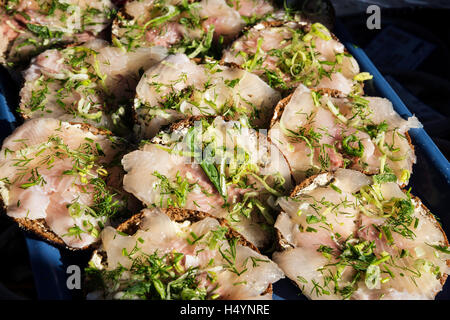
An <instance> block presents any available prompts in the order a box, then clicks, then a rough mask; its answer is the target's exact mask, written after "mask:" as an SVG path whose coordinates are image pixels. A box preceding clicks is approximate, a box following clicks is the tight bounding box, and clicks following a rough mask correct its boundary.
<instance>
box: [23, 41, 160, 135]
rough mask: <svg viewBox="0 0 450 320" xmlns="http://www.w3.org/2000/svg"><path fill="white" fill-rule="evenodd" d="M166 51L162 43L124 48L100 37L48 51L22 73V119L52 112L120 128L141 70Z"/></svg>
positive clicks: (68, 118) (53, 115) (61, 117)
mask: <svg viewBox="0 0 450 320" xmlns="http://www.w3.org/2000/svg"><path fill="white" fill-rule="evenodd" d="M165 55H166V49H164V48H162V47H153V48H139V49H137V50H135V51H133V52H124V51H122V50H121V49H120V48H117V47H113V46H110V45H108V43H107V42H106V41H103V40H94V41H90V42H88V43H86V44H85V45H83V46H73V47H67V48H65V49H50V50H47V51H45V52H43V53H41V54H40V55H39V56H37V57H36V58H35V59H34V60H33V63H32V64H31V66H30V67H29V68H28V69H27V70H26V71H25V73H24V77H25V84H24V86H23V88H22V90H21V91H20V97H21V100H20V107H19V111H20V113H21V114H22V115H23V117H24V118H25V119H30V118H31V119H33V118H42V117H45V118H47V117H51V118H55V119H59V120H62V121H71V122H82V123H89V124H91V125H94V126H96V127H103V128H107V129H109V130H111V131H114V132H121V130H122V131H123V129H124V126H125V124H126V121H125V119H127V118H129V117H130V115H127V114H126V109H125V107H124V105H126V104H127V103H129V101H130V100H131V99H132V98H133V96H134V94H135V88H136V85H137V83H138V81H139V78H140V72H141V73H142V72H143V70H145V69H147V68H149V67H151V66H152V65H153V64H155V63H157V62H159V61H161V60H162V59H163V58H164V57H165ZM127 131H128V130H127Z"/></svg>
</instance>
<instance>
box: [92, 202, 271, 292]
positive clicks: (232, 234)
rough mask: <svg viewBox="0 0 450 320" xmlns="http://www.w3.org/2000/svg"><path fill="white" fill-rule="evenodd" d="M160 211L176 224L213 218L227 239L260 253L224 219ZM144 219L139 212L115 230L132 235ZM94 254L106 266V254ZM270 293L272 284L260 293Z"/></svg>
mask: <svg viewBox="0 0 450 320" xmlns="http://www.w3.org/2000/svg"><path fill="white" fill-rule="evenodd" d="M149 210H151V209H149ZM160 210H161V211H163V212H164V213H165V214H166V215H167V216H168V217H169V218H170V220H172V221H175V222H177V223H182V222H184V221H190V222H191V223H194V222H198V221H200V220H203V219H205V218H213V219H215V220H217V221H219V223H220V225H221V226H222V227H227V228H228V232H227V233H226V235H225V236H226V238H227V239H233V238H236V239H237V243H238V244H240V245H242V246H245V247H249V248H251V249H252V250H254V251H256V252H258V253H260V251H259V250H258V248H257V247H256V246H255V245H253V244H252V243H251V242H249V241H248V240H246V239H245V237H244V236H243V235H241V234H240V233H238V232H236V231H235V230H233V229H232V228H231V227H230V225H229V224H228V223H227V221H226V220H225V219H221V218H217V217H214V216H213V215H211V214H209V213H206V212H202V211H196V210H188V209H180V208H174V207H169V208H165V209H163V208H160ZM144 217H145V212H144V211H141V212H139V213H137V214H135V215H134V216H132V217H131V218H130V219H128V220H127V221H125V222H123V223H122V224H120V225H119V226H118V227H117V230H118V231H120V232H123V233H125V234H128V235H133V234H135V233H136V232H137V231H138V230H139V229H140V225H141V223H142V221H143V219H144ZM96 254H97V255H99V256H100V257H101V258H102V263H104V264H106V261H107V255H106V252H105V251H102V250H101V248H100V249H98V250H96V251H95V252H94V255H96ZM271 293H273V286H272V284H269V286H268V287H267V289H266V290H265V291H264V292H263V293H262V295H264V294H271Z"/></svg>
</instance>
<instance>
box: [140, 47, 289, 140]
mask: <svg viewBox="0 0 450 320" xmlns="http://www.w3.org/2000/svg"><path fill="white" fill-rule="evenodd" d="M280 97H281V96H280V94H279V93H278V92H277V91H275V90H274V89H272V88H271V87H269V86H268V85H267V84H266V83H265V82H264V81H262V80H261V79H260V78H259V77H258V76H256V75H254V74H252V73H250V72H247V71H245V70H243V69H241V68H239V67H236V66H226V65H221V64H219V63H218V62H217V61H213V60H209V61H207V62H205V63H202V64H197V63H196V62H195V61H192V60H190V59H189V58H188V57H187V56H186V55H184V54H176V55H170V56H168V57H167V58H166V59H164V60H163V61H161V62H160V63H158V64H156V65H154V66H153V67H151V68H149V69H148V70H147V71H146V72H145V73H144V75H143V76H142V78H141V80H140V82H139V84H138V86H137V88H136V99H135V103H134V109H135V112H136V117H137V129H136V132H137V134H138V135H139V136H141V137H143V138H146V139H148V138H152V137H153V136H154V135H155V134H156V133H158V132H159V129H160V128H161V127H162V126H164V125H167V124H170V123H172V122H175V121H177V120H181V119H185V118H187V117H190V116H215V115H223V116H225V117H227V118H229V119H234V120H239V119H240V118H242V117H244V116H245V117H247V118H248V119H249V121H250V123H251V124H252V126H254V127H258V128H267V127H268V124H269V121H270V118H271V117H272V114H273V109H274V107H275V105H276V104H277V103H278V101H279V100H280Z"/></svg>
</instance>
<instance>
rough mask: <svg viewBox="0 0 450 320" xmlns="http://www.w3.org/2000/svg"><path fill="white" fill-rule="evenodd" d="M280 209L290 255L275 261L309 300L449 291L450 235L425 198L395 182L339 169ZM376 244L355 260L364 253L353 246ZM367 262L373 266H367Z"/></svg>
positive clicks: (431, 294)
mask: <svg viewBox="0 0 450 320" xmlns="http://www.w3.org/2000/svg"><path fill="white" fill-rule="evenodd" d="M375 199H376V200H375ZM369 201H370V202H369ZM278 203H279V204H280V206H281V208H282V213H281V214H280V215H279V217H278V219H277V222H276V224H275V227H276V228H277V229H278V230H279V231H280V233H281V235H282V237H283V238H284V240H285V242H284V248H285V249H286V250H284V251H282V252H276V253H275V254H274V255H273V259H274V261H275V262H276V263H277V264H278V265H279V266H280V268H281V269H283V271H284V272H285V273H286V275H287V276H288V277H289V278H291V279H292V280H293V281H295V282H296V283H297V285H298V286H299V287H300V288H301V289H302V292H303V294H305V295H306V296H307V297H308V298H310V299H344V298H345V299H388V300H391V299H434V297H435V295H436V294H437V293H438V292H439V291H440V290H442V286H443V285H442V283H441V277H443V276H444V275H445V274H446V273H448V268H447V259H448V258H449V255H448V254H446V253H444V252H443V250H440V249H439V247H441V248H444V249H445V248H447V245H448V243H447V241H446V238H445V234H444V233H443V231H442V229H441V228H440V226H439V223H438V222H437V221H436V219H435V218H433V217H432V216H431V215H430V213H429V212H427V210H425V208H424V207H423V206H422V204H421V202H420V200H418V199H416V198H412V199H410V198H409V197H408V196H407V194H405V193H404V192H402V191H401V189H400V187H399V186H398V185H397V184H396V183H394V182H387V183H381V184H375V183H374V182H373V181H372V179H371V178H369V177H368V176H366V175H364V174H362V173H360V172H358V171H353V170H348V169H338V170H337V171H336V173H335V174H330V173H326V174H320V175H318V176H317V178H315V179H314V180H313V181H312V182H311V184H310V185H309V186H308V187H306V188H304V189H302V190H298V193H297V194H296V195H294V196H293V197H291V198H282V199H280V200H279V201H278ZM375 203H379V205H380V206H381V207H380V208H381V209H377V207H376V206H375ZM391 208H397V209H396V210H397V211H395V212H397V213H392V209H391ZM405 217H409V218H408V219H409V220H405V219H406V218H405ZM400 221H402V222H400ZM407 221H409V222H407ZM403 227H406V228H407V229H408V230H410V231H408V232H407V231H405V230H406V229H404V228H403ZM409 232H412V233H409ZM388 235H389V236H388ZM369 245H370V246H371V249H364V250H367V251H358V252H364V253H355V256H353V255H352V254H353V253H352V252H354V251H352V250H358V249H351V246H354V247H353V248H356V247H358V248H368V246H369ZM361 250H363V249H361ZM369 250H370V251H369ZM358 255H359V257H364V259H363V258H358ZM372 255H374V256H372ZM363 261H369V263H367V265H366V266H365V267H363V266H364V263H365V262H363ZM353 264H354V265H355V266H359V267H358V269H357V268H356V267H355V268H353V267H352V265H353ZM364 268H365V269H364ZM358 270H363V271H362V273H361V274H360V275H359V276H358V277H356V275H357V273H358ZM355 277H356V278H355ZM336 288H337V289H336Z"/></svg>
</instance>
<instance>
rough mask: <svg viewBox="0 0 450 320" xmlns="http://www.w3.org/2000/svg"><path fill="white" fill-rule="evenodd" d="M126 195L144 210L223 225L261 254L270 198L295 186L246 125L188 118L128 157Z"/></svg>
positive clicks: (270, 147)
mask: <svg viewBox="0 0 450 320" xmlns="http://www.w3.org/2000/svg"><path fill="white" fill-rule="evenodd" d="M122 164H123V166H124V169H125V171H126V172H127V173H126V175H125V176H124V180H123V184H124V188H125V190H126V191H128V192H130V193H131V194H133V195H134V196H136V198H138V199H139V200H141V201H142V202H143V203H144V204H145V205H147V206H149V207H150V206H158V207H162V208H166V207H170V206H173V207H179V208H185V209H191V210H199V211H203V212H207V213H210V214H212V215H213V216H215V217H218V218H224V219H226V220H227V221H228V222H229V223H230V225H231V227H232V228H234V229H235V230H236V231H238V232H239V233H241V234H242V235H243V236H244V237H245V238H246V239H248V240H249V241H250V242H252V243H253V244H255V245H256V246H257V247H258V248H262V247H264V246H266V245H268V244H269V240H270V237H271V226H272V225H273V223H274V221H275V218H274V213H275V210H274V208H273V203H274V201H275V197H277V196H280V195H283V194H287V193H288V192H289V191H290V187H291V186H292V182H291V174H290V168H289V165H288V163H287V161H286V160H285V158H284V156H283V155H282V154H281V152H280V151H279V150H278V148H276V147H275V145H274V144H272V143H271V142H270V140H268V139H267V137H266V136H265V135H262V134H258V132H257V131H255V130H254V129H251V128H249V127H248V126H247V125H246V124H245V123H240V122H238V121H225V120H223V119H222V118H221V117H216V118H207V119H201V118H190V119H186V120H183V121H181V122H180V123H176V124H174V125H173V126H172V128H171V130H170V131H168V132H161V133H160V134H158V135H157V136H156V137H155V138H154V139H153V140H152V142H147V143H144V145H143V146H142V147H141V148H140V149H139V150H136V151H133V152H131V153H129V154H127V155H125V156H124V157H123V159H122Z"/></svg>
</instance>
